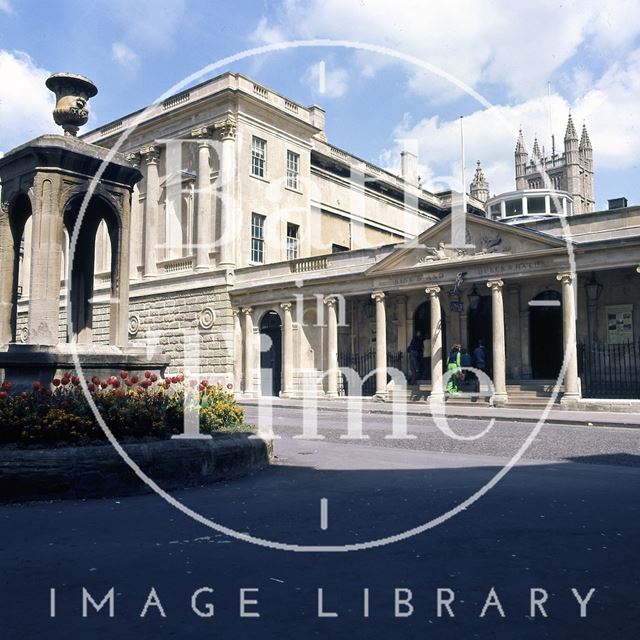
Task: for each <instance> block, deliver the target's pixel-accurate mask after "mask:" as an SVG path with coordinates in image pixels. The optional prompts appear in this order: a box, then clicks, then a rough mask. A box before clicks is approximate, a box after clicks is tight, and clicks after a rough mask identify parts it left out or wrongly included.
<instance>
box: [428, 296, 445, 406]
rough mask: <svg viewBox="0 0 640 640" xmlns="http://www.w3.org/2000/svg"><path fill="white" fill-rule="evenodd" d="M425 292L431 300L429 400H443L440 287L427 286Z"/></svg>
mask: <svg viewBox="0 0 640 640" xmlns="http://www.w3.org/2000/svg"><path fill="white" fill-rule="evenodd" d="M425 292H426V293H427V295H428V296H429V299H430V300H431V395H430V396H429V402H431V403H442V402H444V388H443V386H442V310H441V308H440V295H439V294H440V287H438V286H433V287H427V288H426V289H425Z"/></svg>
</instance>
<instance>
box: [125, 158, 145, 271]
mask: <svg viewBox="0 0 640 640" xmlns="http://www.w3.org/2000/svg"><path fill="white" fill-rule="evenodd" d="M127 160H128V161H129V162H130V163H131V164H132V165H133V166H134V167H135V168H136V169H139V168H140V162H141V160H142V158H141V156H140V154H139V153H129V154H128V155H127ZM139 185H140V183H139V182H137V183H136V184H135V185H134V186H133V194H132V195H131V222H130V225H129V233H130V235H131V242H130V245H129V252H130V253H129V281H131V282H133V281H134V280H137V279H138V265H139V264H140V262H141V260H140V258H141V250H140V249H141V246H142V212H141V211H140V187H139Z"/></svg>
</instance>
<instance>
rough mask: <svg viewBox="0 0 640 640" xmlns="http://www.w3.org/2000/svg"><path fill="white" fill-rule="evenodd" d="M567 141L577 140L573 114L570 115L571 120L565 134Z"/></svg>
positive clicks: (568, 121)
mask: <svg viewBox="0 0 640 640" xmlns="http://www.w3.org/2000/svg"><path fill="white" fill-rule="evenodd" d="M564 139H565V140H577V139H578V134H577V133H576V128H575V126H574V124H573V118H572V117H571V113H569V119H568V120H567V130H566V132H565V134H564Z"/></svg>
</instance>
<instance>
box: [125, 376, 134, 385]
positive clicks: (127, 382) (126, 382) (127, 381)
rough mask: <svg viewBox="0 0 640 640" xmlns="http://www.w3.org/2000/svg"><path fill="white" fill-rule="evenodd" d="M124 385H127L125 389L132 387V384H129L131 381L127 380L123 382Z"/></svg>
mask: <svg viewBox="0 0 640 640" xmlns="http://www.w3.org/2000/svg"><path fill="white" fill-rule="evenodd" d="M124 383H125V384H126V385H127V387H132V386H133V382H131V380H129V379H128V378H127V380H125V381H124Z"/></svg>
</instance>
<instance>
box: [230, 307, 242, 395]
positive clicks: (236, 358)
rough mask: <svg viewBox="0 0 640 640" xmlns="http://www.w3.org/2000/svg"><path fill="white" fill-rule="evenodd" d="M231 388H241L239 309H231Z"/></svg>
mask: <svg viewBox="0 0 640 640" xmlns="http://www.w3.org/2000/svg"><path fill="white" fill-rule="evenodd" d="M232 313H233V388H234V391H241V390H242V358H243V354H242V323H241V321H240V309H233V310H232Z"/></svg>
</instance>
